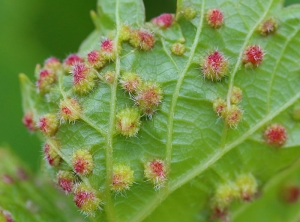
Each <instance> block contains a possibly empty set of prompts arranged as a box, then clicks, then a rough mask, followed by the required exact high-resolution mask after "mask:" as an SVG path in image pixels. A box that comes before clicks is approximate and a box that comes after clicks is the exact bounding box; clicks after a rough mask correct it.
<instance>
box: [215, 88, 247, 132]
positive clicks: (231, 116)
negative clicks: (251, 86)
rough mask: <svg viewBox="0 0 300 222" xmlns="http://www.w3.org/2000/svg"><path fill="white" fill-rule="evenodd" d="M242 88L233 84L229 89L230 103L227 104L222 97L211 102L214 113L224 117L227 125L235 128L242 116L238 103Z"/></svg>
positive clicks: (240, 98)
mask: <svg viewBox="0 0 300 222" xmlns="http://www.w3.org/2000/svg"><path fill="white" fill-rule="evenodd" d="M242 95H243V93H242V90H241V89H240V88H239V87H236V86H234V87H233V89H232V91H231V96H230V104H229V106H228V104H227V102H226V101H225V100H224V99H221V98H217V99H215V100H214V102H213V109H214V111H215V113H216V114H217V115H218V116H220V117H221V118H223V119H224V121H225V122H226V124H228V126H229V127H232V128H236V127H237V125H238V123H239V122H240V121H241V119H242V116H243V111H242V109H241V108H240V107H239V106H238V104H239V103H240V102H241V100H242Z"/></svg>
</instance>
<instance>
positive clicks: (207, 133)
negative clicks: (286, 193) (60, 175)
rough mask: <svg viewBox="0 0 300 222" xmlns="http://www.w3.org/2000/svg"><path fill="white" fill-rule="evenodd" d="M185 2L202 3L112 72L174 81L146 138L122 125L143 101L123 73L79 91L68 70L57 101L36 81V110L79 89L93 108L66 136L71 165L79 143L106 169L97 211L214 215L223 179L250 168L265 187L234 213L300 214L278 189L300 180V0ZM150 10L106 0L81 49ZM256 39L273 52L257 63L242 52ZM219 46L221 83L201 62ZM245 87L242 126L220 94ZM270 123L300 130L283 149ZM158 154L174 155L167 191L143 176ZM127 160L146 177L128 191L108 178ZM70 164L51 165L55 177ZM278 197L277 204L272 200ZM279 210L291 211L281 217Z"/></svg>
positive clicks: (138, 22)
mask: <svg viewBox="0 0 300 222" xmlns="http://www.w3.org/2000/svg"><path fill="white" fill-rule="evenodd" d="M185 6H192V7H193V8H194V9H196V11H197V15H196V17H195V18H194V19H192V20H190V21H187V20H185V19H183V18H180V19H178V21H177V22H176V24H174V25H172V26H171V27H170V28H168V29H167V30H163V31H161V30H160V31H159V33H157V35H156V43H155V46H154V48H153V49H151V50H150V51H140V50H138V49H134V48H133V47H132V46H130V45H129V44H128V43H123V44H122V48H123V49H122V52H121V54H120V55H118V56H117V59H116V61H115V62H111V63H110V64H109V65H107V66H106V67H104V68H103V70H101V72H105V71H106V70H115V71H116V75H117V77H119V76H120V75H121V73H122V72H123V71H132V72H136V73H138V74H139V75H140V76H141V77H142V79H144V80H149V81H153V82H157V83H159V84H160V86H161V87H162V90H163V102H162V104H161V105H160V106H159V109H158V110H157V112H156V113H155V114H154V115H153V118H152V119H147V118H145V117H143V118H142V127H141V129H140V131H139V133H138V134H137V136H136V137H125V136H122V135H115V134H114V130H115V129H114V127H115V116H116V113H117V112H118V111H119V110H121V109H123V108H126V107H131V106H133V104H134V102H133V101H132V100H131V99H130V97H129V96H128V94H126V93H125V92H124V90H122V89H121V87H120V85H119V83H118V80H116V81H115V82H114V83H113V84H112V85H108V84H107V83H104V82H101V81H100V80H99V81H98V83H97V86H96V87H95V89H94V90H93V91H92V92H91V93H89V94H87V95H81V96H79V95H77V94H75V93H73V92H72V91H71V90H70V89H71V84H70V83H71V82H72V80H71V76H68V75H64V76H63V77H62V78H61V82H60V87H59V86H58V85H59V84H58V85H57V87H55V88H54V89H53V90H52V91H51V92H50V93H49V94H48V95H47V98H46V97H45V96H44V95H37V94H36V93H35V91H34V90H33V87H34V86H33V85H31V84H30V83H28V82H27V81H24V82H25V83H24V85H23V96H24V108H25V110H32V109H33V110H35V112H36V113H37V116H41V115H43V114H46V113H49V112H51V113H57V110H58V104H59V101H60V99H61V98H62V94H66V95H68V96H70V97H75V98H76V99H77V100H78V102H79V103H80V104H81V106H82V107H83V111H84V116H85V118H84V120H83V119H81V120H79V121H76V123H75V124H67V123H64V124H61V125H60V127H59V130H58V132H57V134H56V138H57V139H58V140H59V142H60V144H61V147H60V153H61V154H62V155H63V159H64V160H65V162H66V163H65V164H62V166H61V167H64V168H69V169H71V166H68V163H70V162H71V157H72V153H73V151H74V150H76V149H82V148H85V149H89V150H90V151H91V153H92V154H93V159H94V162H95V169H94V171H93V174H92V175H91V176H89V177H87V178H86V179H87V181H88V182H89V183H90V184H91V186H92V187H93V188H95V189H97V190H100V191H101V192H103V203H104V204H103V208H104V210H101V211H97V212H96V216H95V218H92V220H95V221H98V219H100V218H101V221H122V222H123V221H130V222H136V221H172V222H176V221H208V219H209V217H210V214H211V206H210V200H211V198H212V196H213V194H214V190H215V189H216V187H217V186H218V185H219V184H222V183H226V181H229V180H234V178H235V177H236V175H239V174H243V173H252V174H253V175H254V176H255V178H257V180H258V183H259V190H260V191H261V192H262V194H261V198H260V199H259V200H255V201H254V202H252V203H240V202H237V203H234V204H233V205H232V207H231V208H230V214H231V215H232V219H233V221H239V222H240V221H249V217H250V216H253V218H255V221H266V220H265V219H266V218H268V220H269V218H270V220H269V221H297V220H299V219H300V215H299V213H298V212H297V209H299V207H300V203H297V204H295V205H293V206H289V205H284V204H282V203H281V202H280V201H279V200H278V198H277V199H276V197H275V196H276V195H277V193H276V192H278V189H277V188H278V187H279V186H280V184H282V181H283V180H285V179H286V178H294V179H295V178H296V177H297V174H296V173H295V172H296V171H297V169H299V168H300V166H299V164H297V162H296V161H297V160H298V158H299V155H300V147H299V146H300V137H299V133H300V123H299V122H296V121H295V120H294V119H293V118H292V117H291V113H292V111H293V108H294V106H295V105H297V103H298V102H299V97H300V92H299V85H300V73H299V70H300V66H299V64H300V51H299V50H298V46H299V45H300V22H299V21H300V7H299V6H292V7H288V8H284V9H283V3H282V1H279V0H266V1H260V0H253V1H245V0H244V1H238V0H229V1H228V0H209V1H208V0H206V1H205V0H190V1H187V0H179V1H178V4H177V7H178V11H180V9H182V8H183V7H185ZM212 8H219V9H220V10H221V11H222V12H223V13H224V16H225V25H224V26H222V27H221V28H220V29H213V28H211V27H210V26H209V25H208V24H207V22H206V20H205V12H206V11H207V10H208V9H212ZM144 17H145V15H144V6H143V4H142V1H139V0H112V1H105V0H99V2H98V18H97V19H98V20H97V19H96V23H97V24H99V25H98V26H97V27H98V29H97V30H96V31H94V32H93V33H92V34H91V36H90V37H89V38H88V39H87V40H86V41H85V42H84V43H83V44H82V46H81V48H80V51H79V54H80V55H83V56H84V55H86V53H87V52H88V50H92V49H98V48H99V42H100V41H101V36H107V35H109V33H110V31H115V34H114V38H115V39H118V38H119V37H118V35H119V34H120V33H119V30H120V27H121V25H122V24H126V25H129V26H132V27H134V28H139V27H143V26H144ZM269 17H276V19H278V21H279V28H278V30H277V32H276V33H274V34H272V35H269V36H265V37H263V36H261V35H260V34H259V32H258V31H257V29H258V26H259V25H260V24H261V22H263V21H264V20H265V19H267V18H269ZM182 38H184V39H185V42H184V45H185V47H186V49H187V50H186V52H185V53H184V55H182V56H175V55H173V54H172V53H171V50H170V48H171V45H172V44H173V43H175V42H178V41H181V40H182ZM252 44H258V45H259V46H260V47H262V48H263V49H264V51H265V53H266V54H265V56H264V61H263V62H262V64H261V65H260V66H259V67H256V68H254V69H246V68H245V67H244V66H243V65H242V64H241V60H242V55H243V52H244V50H245V48H246V47H247V46H249V45H252ZM216 49H217V50H219V51H221V52H222V53H223V54H224V55H225V56H226V57H227V58H228V59H229V68H230V71H229V74H228V76H227V77H226V78H225V79H223V80H222V81H216V82H212V81H210V80H208V79H204V78H203V76H202V74H201V71H200V67H199V63H200V61H201V59H202V58H203V57H205V56H206V55H207V53H209V52H211V51H213V50H216ZM233 86H238V87H239V88H241V89H242V91H243V100H242V102H241V104H240V107H242V109H243V119H242V121H241V122H240V123H239V125H238V127H237V128H236V129H232V128H230V127H227V126H226V125H225V126H224V121H223V120H222V119H219V118H218V117H217V115H216V114H215V113H214V111H213V108H212V102H213V101H214V99H216V98H218V97H221V98H224V99H225V98H226V97H227V94H228V92H229V90H231V89H232V87H233ZM45 98H46V99H45ZM45 101H47V102H45ZM270 123H280V124H282V125H284V126H285V127H286V130H287V134H288V139H287V141H286V143H285V145H284V146H283V147H281V148H279V149H274V148H273V147H270V146H269V145H267V144H266V143H265V141H264V139H263V136H262V135H263V132H264V130H265V128H266V126H268V125H269V124H270ZM151 158H160V159H164V160H166V162H167V164H168V165H169V174H168V179H167V183H166V186H165V187H163V188H161V189H160V190H158V191H156V190H155V189H153V185H152V184H151V183H149V182H147V181H146V179H145V178H144V174H143V164H144V161H145V160H147V159H151ZM295 162H296V163H295ZM118 163H123V164H127V165H130V166H131V168H132V169H133V170H134V178H135V183H134V185H133V186H132V187H131V188H130V190H128V191H126V193H124V194H123V195H115V194H114V193H112V192H111V191H110V187H109V181H108V178H111V173H112V166H113V164H118ZM59 168H60V167H58V168H50V167H49V169H48V168H47V169H48V170H49V171H50V173H51V174H53V175H55V173H56V172H57V171H58V169H59ZM286 172H288V173H286ZM286 174H288V175H286ZM282 175H284V176H282ZM296 180H298V181H299V179H296ZM271 202H272V203H274V207H266V205H270V203H271ZM277 209H278V210H277ZM278 212H285V213H284V215H281V216H279V215H278ZM260 215H264V216H260ZM283 217H284V218H283Z"/></svg>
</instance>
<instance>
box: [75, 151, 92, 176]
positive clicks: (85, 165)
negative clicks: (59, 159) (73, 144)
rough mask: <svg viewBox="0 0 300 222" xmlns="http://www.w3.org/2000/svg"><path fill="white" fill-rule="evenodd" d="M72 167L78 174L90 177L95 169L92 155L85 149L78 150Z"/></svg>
mask: <svg viewBox="0 0 300 222" xmlns="http://www.w3.org/2000/svg"><path fill="white" fill-rule="evenodd" d="M72 166H73V169H74V171H75V172H76V173H77V174H79V175H82V176H88V175H89V174H91V173H92V171H93V169H94V160H93V156H92V154H91V153H90V152H89V151H88V150H85V149H78V150H76V151H75V152H74V153H73V156H72Z"/></svg>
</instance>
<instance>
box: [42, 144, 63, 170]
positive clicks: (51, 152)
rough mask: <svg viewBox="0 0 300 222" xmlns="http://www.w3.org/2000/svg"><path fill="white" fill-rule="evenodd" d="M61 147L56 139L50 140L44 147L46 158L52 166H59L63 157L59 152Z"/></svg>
mask: <svg viewBox="0 0 300 222" xmlns="http://www.w3.org/2000/svg"><path fill="white" fill-rule="evenodd" d="M58 149H59V144H58V142H57V141H55V140H48V141H47V142H46V143H45V144H44V147H43V151H44V155H45V160H46V161H47V163H48V164H49V165H50V166H58V165H59V163H60V161H61V157H60V156H59V154H58V153H57V150H58Z"/></svg>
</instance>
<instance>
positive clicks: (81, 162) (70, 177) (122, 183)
mask: <svg viewBox="0 0 300 222" xmlns="http://www.w3.org/2000/svg"><path fill="white" fill-rule="evenodd" d="M72 166H73V171H66V170H59V171H58V173H57V183H58V185H59V186H60V187H61V189H62V190H64V191H65V192H66V193H72V194H73V195H74V202H75V204H76V206H77V207H78V208H79V209H80V210H81V211H82V213H84V214H86V215H89V216H93V214H94V213H95V211H96V210H97V209H101V207H100V206H101V203H102V201H101V192H100V191H99V190H95V189H94V188H92V187H91V186H90V185H89V184H86V183H84V182H81V178H82V177H88V176H89V175H91V174H92V172H93V169H94V162H93V157H92V155H91V154H90V152H89V151H87V150H83V149H79V150H77V151H75V152H74V153H73V157H72ZM144 173H145V178H146V179H147V180H148V181H150V182H151V183H152V184H153V185H154V187H155V189H159V188H160V187H162V186H163V185H164V182H165V180H166V175H167V169H166V165H165V163H164V161H162V160H159V159H154V160H151V161H148V162H146V163H145V169H144ZM133 183H134V171H133V170H132V169H131V167H130V166H127V165H124V164H116V165H114V166H113V175H112V181H111V184H110V189H111V191H113V192H114V193H116V194H120V193H122V192H125V191H126V190H128V189H130V187H131V186H132V184H133Z"/></svg>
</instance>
